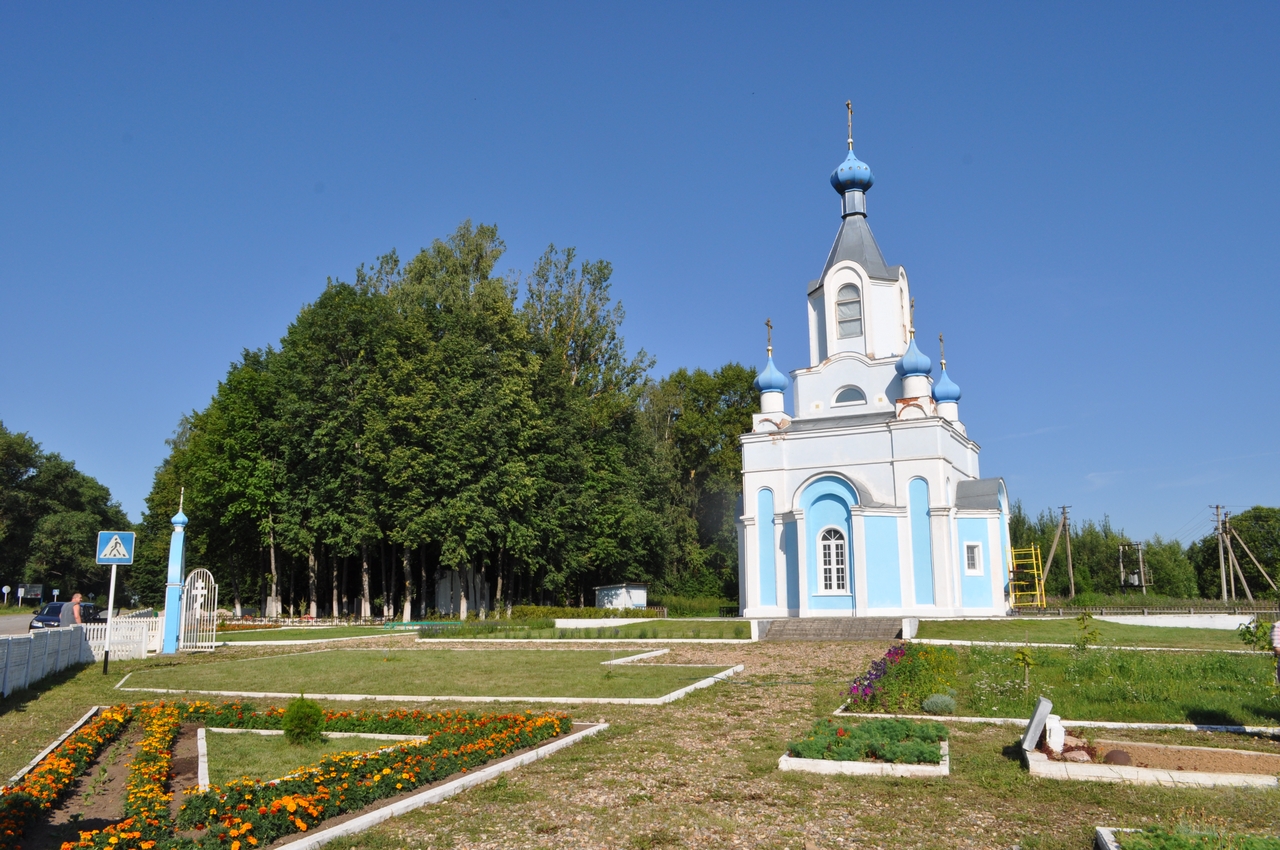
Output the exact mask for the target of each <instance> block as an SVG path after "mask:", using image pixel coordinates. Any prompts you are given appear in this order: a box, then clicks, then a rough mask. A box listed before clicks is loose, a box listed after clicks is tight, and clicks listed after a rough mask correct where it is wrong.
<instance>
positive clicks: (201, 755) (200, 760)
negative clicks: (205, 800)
mask: <svg viewBox="0 0 1280 850" xmlns="http://www.w3.org/2000/svg"><path fill="white" fill-rule="evenodd" d="M281 734H283V733H281ZM196 784H197V785H198V786H200V790H201V791H208V790H209V747H208V746H207V745H206V744H205V740H204V727H203V726H201V727H200V728H199V729H197V730H196Z"/></svg>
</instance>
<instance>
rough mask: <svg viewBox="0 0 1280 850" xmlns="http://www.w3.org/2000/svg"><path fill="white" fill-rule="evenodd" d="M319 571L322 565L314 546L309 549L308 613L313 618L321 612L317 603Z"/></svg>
mask: <svg viewBox="0 0 1280 850" xmlns="http://www.w3.org/2000/svg"><path fill="white" fill-rule="evenodd" d="M319 571H320V565H319V562H318V561H317V560H316V547H315V546H312V547H311V548H310V549H308V550H307V599H308V603H307V613H309V614H310V615H311V619H313V620H314V619H315V618H316V616H317V615H319V613H320V612H319V610H318V606H317V605H316V578H317V575H316V574H317V573H318V572H319Z"/></svg>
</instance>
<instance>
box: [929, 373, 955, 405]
mask: <svg viewBox="0 0 1280 850" xmlns="http://www.w3.org/2000/svg"><path fill="white" fill-rule="evenodd" d="M933 400H934V401H936V402H939V403H941V402H944V401H952V402H954V401H959V400H960V388H959V387H958V386H956V382H955V381H953V380H951V378H949V377H947V370H946V369H945V368H944V369H943V370H942V374H941V375H939V376H938V380H937V381H935V382H934V385H933Z"/></svg>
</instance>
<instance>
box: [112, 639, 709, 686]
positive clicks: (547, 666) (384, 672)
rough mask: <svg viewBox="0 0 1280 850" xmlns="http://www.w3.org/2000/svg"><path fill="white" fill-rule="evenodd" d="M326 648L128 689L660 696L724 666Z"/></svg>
mask: <svg viewBox="0 0 1280 850" xmlns="http://www.w3.org/2000/svg"><path fill="white" fill-rule="evenodd" d="M429 646H430V647H431V648H424V649H411V650H401V651H395V650H365V649H330V650H325V651H322V652H305V653H297V654H294V655H285V656H278V657H272V658H259V659H241V660H233V661H226V662H222V663H214V664H204V665H200V666H199V667H190V666H175V667H166V668H153V669H150V670H140V671H139V672H137V673H135V674H134V675H133V676H132V677H131V678H130V679H129V681H128V682H127V683H126V686H127V687H130V688H146V687H152V688H179V689H181V688H186V689H194V690H205V691H214V690H216V691H251V692H275V693H308V694H379V695H404V696H504V697H510V696H528V697H613V698H618V697H659V696H663V695H664V694H669V693H671V692H672V691H676V690H679V689H680V688H683V687H686V686H688V685H692V684H693V683H694V682H696V681H698V680H700V679H705V678H707V677H708V676H712V675H715V674H716V673H719V672H721V670H723V669H724V668H713V667H667V666H658V665H656V664H626V665H613V666H604V665H602V664H601V662H603V661H609V660H612V659H616V658H621V657H625V656H626V655H628V654H631V653H626V652H622V653H619V652H616V651H614V652H610V651H601V650H575V649H566V650H550V651H542V650H532V651H531V650H525V649H497V650H492V651H470V652H459V651H453V650H449V649H447V648H443V649H437V648H435V645H434V644H431V645H429Z"/></svg>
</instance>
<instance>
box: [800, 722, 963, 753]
mask: <svg viewBox="0 0 1280 850" xmlns="http://www.w3.org/2000/svg"><path fill="white" fill-rule="evenodd" d="M946 739H947V728H946V727H945V726H943V725H942V724H941V723H930V722H927V721H926V722H923V723H915V722H913V721H911V720H896V719H889V718H885V719H884V720H868V721H866V722H864V723H858V724H856V725H852V726H848V725H845V724H843V723H837V722H836V721H834V720H829V719H828V720H819V721H818V722H817V723H816V724H815V725H814V727H813V730H812V731H811V732H810V733H809V734H808V735H807V736H805V737H804V738H802V739H800V740H799V741H796V742H794V743H791V744H788V745H787V752H788V753H790V754H791V756H792V757H793V758H803V759H831V760H834V761H866V760H868V759H876V760H879V761H884V762H894V763H898V764H938V763H940V762H941V761H942V747H941V742H942V741H945V740H946Z"/></svg>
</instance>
